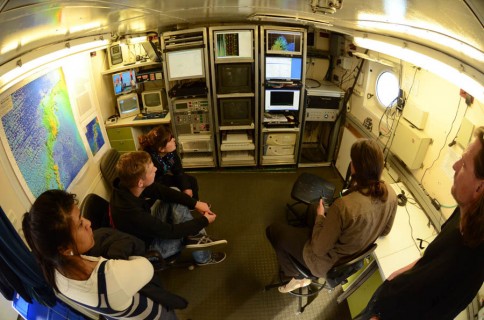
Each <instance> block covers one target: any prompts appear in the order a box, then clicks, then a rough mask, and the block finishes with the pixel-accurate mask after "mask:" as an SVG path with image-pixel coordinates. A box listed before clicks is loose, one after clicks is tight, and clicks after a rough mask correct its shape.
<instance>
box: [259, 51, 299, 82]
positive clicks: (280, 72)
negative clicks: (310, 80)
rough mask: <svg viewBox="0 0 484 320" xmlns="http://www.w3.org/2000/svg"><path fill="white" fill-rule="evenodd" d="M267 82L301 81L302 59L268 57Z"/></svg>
mask: <svg viewBox="0 0 484 320" xmlns="http://www.w3.org/2000/svg"><path fill="white" fill-rule="evenodd" d="M265 66H266V67H265V71H266V80H269V81H270V80H272V81H276V80H284V81H300V80H301V74H302V58H301V57H266V65H265Z"/></svg>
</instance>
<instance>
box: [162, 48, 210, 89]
mask: <svg viewBox="0 0 484 320" xmlns="http://www.w3.org/2000/svg"><path fill="white" fill-rule="evenodd" d="M166 63H167V66H168V80H170V81H173V80H182V79H195V78H203V77H205V68H204V59H203V48H196V49H187V50H177V51H168V52H167V53H166Z"/></svg>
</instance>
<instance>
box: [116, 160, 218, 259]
mask: <svg viewBox="0 0 484 320" xmlns="http://www.w3.org/2000/svg"><path fill="white" fill-rule="evenodd" d="M116 170H117V173H118V178H117V179H116V180H115V181H114V186H113V187H114V189H113V194H112V196H111V201H110V210H111V217H112V220H113V221H112V222H113V223H114V227H115V228H117V229H119V230H121V231H124V232H126V233H130V234H132V235H134V236H136V237H138V238H140V239H142V240H144V241H145V243H146V245H147V247H148V248H149V249H150V250H157V251H159V252H160V253H161V255H162V257H163V258H169V257H171V256H173V255H175V254H178V253H179V252H180V251H181V250H182V249H183V247H185V248H187V249H194V250H195V251H193V253H192V255H193V258H194V260H195V262H196V263H197V264H198V265H209V264H215V263H219V262H222V261H223V260H224V259H225V256H226V255H225V253H223V252H211V251H209V250H202V249H207V248H209V247H210V248H211V247H213V246H217V245H224V244H226V243H227V241H226V240H213V239H211V238H210V237H208V236H207V235H206V233H205V230H204V228H205V227H206V226H208V224H209V223H212V222H214V221H215V219H216V217H217V216H216V214H215V213H214V212H212V211H211V210H210V207H209V205H208V204H207V203H205V202H201V201H197V200H195V199H193V198H191V197H189V196H188V195H186V194H184V193H182V192H180V191H177V190H175V189H171V188H167V187H165V186H163V185H161V184H159V183H157V182H154V180H155V173H156V170H157V169H156V167H155V166H154V165H153V162H152V161H151V157H150V155H149V154H148V153H147V152H144V151H135V152H130V153H125V154H123V155H122V156H121V157H120V159H119V161H118V163H117V165H116ZM190 209H192V210H193V209H194V210H196V211H198V212H199V213H200V215H197V217H195V218H194V217H193V216H192V214H191V213H190Z"/></svg>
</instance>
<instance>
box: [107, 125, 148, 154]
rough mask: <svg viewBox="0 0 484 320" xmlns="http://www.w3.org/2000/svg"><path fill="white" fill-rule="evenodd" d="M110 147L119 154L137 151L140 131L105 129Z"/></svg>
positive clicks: (130, 128) (127, 128) (124, 128)
mask: <svg viewBox="0 0 484 320" xmlns="http://www.w3.org/2000/svg"><path fill="white" fill-rule="evenodd" d="M106 132H107V134H108V138H109V142H110V143H111V147H112V148H114V149H116V150H118V151H119V152H121V153H124V152H130V151H136V150H137V149H138V146H139V144H138V136H139V135H140V131H139V130H138V129H135V128H132V127H123V128H106Z"/></svg>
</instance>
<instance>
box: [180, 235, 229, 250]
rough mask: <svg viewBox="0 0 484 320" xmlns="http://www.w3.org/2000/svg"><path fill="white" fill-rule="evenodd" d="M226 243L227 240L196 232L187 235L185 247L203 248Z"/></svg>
mask: <svg viewBox="0 0 484 320" xmlns="http://www.w3.org/2000/svg"><path fill="white" fill-rule="evenodd" d="M222 244H227V240H216V239H211V238H210V237H209V236H207V235H203V234H198V235H196V236H190V237H187V239H186V242H185V248H187V249H204V248H208V247H213V246H218V245H222Z"/></svg>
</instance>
